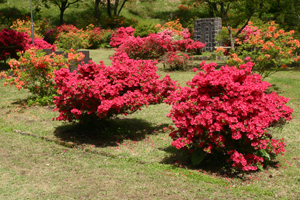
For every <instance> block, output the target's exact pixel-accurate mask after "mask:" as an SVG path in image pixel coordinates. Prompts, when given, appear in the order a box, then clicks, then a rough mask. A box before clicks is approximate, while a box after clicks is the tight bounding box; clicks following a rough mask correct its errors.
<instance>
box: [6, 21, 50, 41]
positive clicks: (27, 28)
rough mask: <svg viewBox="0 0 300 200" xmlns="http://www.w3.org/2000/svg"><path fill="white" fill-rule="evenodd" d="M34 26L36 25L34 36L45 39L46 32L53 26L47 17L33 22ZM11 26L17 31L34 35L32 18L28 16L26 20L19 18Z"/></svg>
mask: <svg viewBox="0 0 300 200" xmlns="http://www.w3.org/2000/svg"><path fill="white" fill-rule="evenodd" d="M33 27H34V37H35V38H39V39H43V38H44V36H43V35H44V33H45V32H46V31H47V30H48V29H50V28H51V27H50V25H49V23H48V22H47V20H46V19H45V18H44V19H43V20H42V21H39V22H37V23H33ZM10 28H11V29H13V30H15V31H17V32H26V33H27V34H28V35H29V37H32V35H31V21H30V18H26V19H25V20H21V19H17V20H16V21H14V22H13V24H12V25H11V26H10Z"/></svg>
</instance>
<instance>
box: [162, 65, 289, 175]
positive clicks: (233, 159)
mask: <svg viewBox="0 0 300 200" xmlns="http://www.w3.org/2000/svg"><path fill="white" fill-rule="evenodd" d="M216 66H217V64H215V63H210V64H205V65H204V66H203V67H202V68H201V69H203V70H204V71H200V72H199V73H197V74H196V76H195V77H194V78H193V79H192V81H189V82H187V85H189V86H190V87H183V88H181V89H180V90H178V91H176V92H174V93H173V94H172V95H171V96H169V97H168V99H167V100H166V102H167V103H169V104H171V105H172V109H171V112H170V114H168V116H169V117H170V118H171V119H172V121H173V122H174V124H175V128H174V127H172V128H171V130H172V131H171V133H170V137H171V138H172V139H173V142H172V146H174V147H176V148H177V149H187V150H189V152H190V153H192V160H193V162H194V163H195V164H199V163H200V162H201V161H202V160H203V158H204V157H205V155H206V154H215V155H223V156H225V157H226V159H227V162H228V163H230V164H231V165H232V166H233V167H235V168H237V169H241V170H243V171H249V170H257V169H258V168H260V167H262V166H263V165H264V164H266V163H268V162H269V161H271V160H272V159H273V158H274V157H275V156H276V155H277V154H282V153H283V152H284V151H285V150H284V147H285V146H286V145H285V143H284V139H275V138H273V137H272V134H271V132H270V131H269V128H270V127H272V126H274V125H276V124H278V123H284V122H285V121H288V120H290V119H291V118H292V117H291V114H292V112H293V110H292V109H291V108H289V107H288V106H286V105H285V104H286V103H287V101H288V99H287V98H284V97H281V96H278V95H277V94H276V93H275V92H272V93H268V92H266V90H267V89H268V87H270V84H269V83H267V82H265V81H262V79H261V76H260V75H258V74H253V73H252V67H253V63H251V62H247V63H245V64H242V65H240V66H239V67H238V68H239V69H237V68H236V67H229V66H222V67H221V69H220V70H216V69H215V67H216Z"/></svg>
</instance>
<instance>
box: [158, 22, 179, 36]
mask: <svg viewBox="0 0 300 200" xmlns="http://www.w3.org/2000/svg"><path fill="white" fill-rule="evenodd" d="M157 27H158V28H160V29H161V30H164V29H169V30H171V31H173V32H174V33H175V34H176V35H179V36H181V32H182V31H184V28H183V27H182V24H181V23H180V20H179V19H176V20H174V21H169V22H166V23H165V24H164V25H163V26H161V27H160V24H158V25H157Z"/></svg>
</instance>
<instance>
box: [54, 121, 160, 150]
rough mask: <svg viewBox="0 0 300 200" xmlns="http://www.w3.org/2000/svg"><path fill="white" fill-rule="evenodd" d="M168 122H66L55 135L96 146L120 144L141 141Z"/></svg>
mask: <svg viewBox="0 0 300 200" xmlns="http://www.w3.org/2000/svg"><path fill="white" fill-rule="evenodd" d="M165 126H166V124H161V125H158V126H155V125H153V124H151V123H150V122H148V121H145V120H141V119H134V118H122V119H120V118H116V119H108V120H102V121H99V122H98V123H96V124H95V123H94V124H79V123H75V124H66V125H62V126H59V127H57V128H56V130H55V132H54V135H55V136H56V137H57V138H59V139H60V140H62V141H65V142H73V143H75V144H79V145H81V144H89V145H94V146H95V147H107V146H118V145H119V144H120V143H122V142H123V141H124V140H126V139H129V140H133V141H141V140H143V139H145V138H146V135H149V134H152V133H153V131H154V130H156V131H158V130H161V129H163V128H164V127H165Z"/></svg>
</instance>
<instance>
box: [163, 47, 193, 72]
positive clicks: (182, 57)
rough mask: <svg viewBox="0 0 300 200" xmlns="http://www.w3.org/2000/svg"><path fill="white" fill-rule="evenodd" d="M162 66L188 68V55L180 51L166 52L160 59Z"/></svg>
mask: <svg viewBox="0 0 300 200" xmlns="http://www.w3.org/2000/svg"><path fill="white" fill-rule="evenodd" d="M162 63H163V66H164V68H169V69H170V70H185V69H187V68H188V66H189V64H191V62H189V56H188V55H187V54H185V53H181V52H172V51H170V52H167V53H166V54H165V55H164V56H163V59H162Z"/></svg>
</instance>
